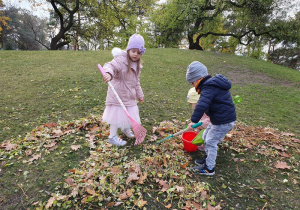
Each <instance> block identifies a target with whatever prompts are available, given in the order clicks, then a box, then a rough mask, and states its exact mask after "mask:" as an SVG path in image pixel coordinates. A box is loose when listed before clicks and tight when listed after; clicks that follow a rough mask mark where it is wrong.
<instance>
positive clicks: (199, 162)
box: [195, 156, 207, 166]
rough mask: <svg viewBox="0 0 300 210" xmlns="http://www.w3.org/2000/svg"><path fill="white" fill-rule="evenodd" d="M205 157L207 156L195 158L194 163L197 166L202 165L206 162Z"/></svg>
mask: <svg viewBox="0 0 300 210" xmlns="http://www.w3.org/2000/svg"><path fill="white" fill-rule="evenodd" d="M206 157H207V156H205V157H204V158H202V159H196V160H195V164H196V165H198V166H203V165H204V164H205V163H206Z"/></svg>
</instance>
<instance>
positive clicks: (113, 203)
mask: <svg viewBox="0 0 300 210" xmlns="http://www.w3.org/2000/svg"><path fill="white" fill-rule="evenodd" d="M113 205H115V202H110V203H109V204H107V207H111V206H113Z"/></svg>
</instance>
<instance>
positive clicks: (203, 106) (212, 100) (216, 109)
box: [191, 74, 236, 125]
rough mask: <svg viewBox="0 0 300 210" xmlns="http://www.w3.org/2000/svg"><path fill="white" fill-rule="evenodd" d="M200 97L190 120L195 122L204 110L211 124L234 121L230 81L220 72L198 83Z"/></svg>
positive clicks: (234, 114) (234, 113)
mask: <svg viewBox="0 0 300 210" xmlns="http://www.w3.org/2000/svg"><path fill="white" fill-rule="evenodd" d="M198 88H200V98H199V100H198V102H197V105H196V108H195V110H194V113H193V115H192V118H191V120H192V122H194V123H197V122H199V120H200V119H201V117H202V115H203V113H204V112H205V113H206V114H207V115H208V116H209V117H210V121H211V123H212V124H213V125H221V124H226V123H230V122H233V121H236V112H235V106H234V104H233V101H232V98H231V95H230V92H229V89H230V88H231V82H230V81H229V80H228V79H227V78H226V77H225V76H224V75H222V74H217V75H216V76H214V77H211V78H209V79H207V80H206V81H204V83H203V84H201V83H200V86H199V87H198Z"/></svg>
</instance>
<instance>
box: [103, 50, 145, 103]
mask: <svg viewBox="0 0 300 210" xmlns="http://www.w3.org/2000/svg"><path fill="white" fill-rule="evenodd" d="M112 54H113V56H114V59H113V60H112V61H110V62H108V63H105V64H104V66H103V69H104V71H105V72H108V73H110V74H111V75H112V76H113V79H112V80H111V83H112V85H113V86H114V88H115V89H116V91H117V93H118V95H119V97H120V98H121V100H122V102H123V103H124V105H125V106H135V105H136V104H137V99H139V98H144V93H143V90H142V87H141V85H140V73H141V69H142V65H141V66H140V71H139V72H136V71H135V70H133V69H131V72H130V73H128V72H127V71H128V61H127V52H125V51H123V50H121V49H119V48H114V49H113V50H112ZM106 105H120V104H119V102H118V100H117V98H116V97H115V95H114V93H113V91H112V90H111V89H110V88H109V87H108V90H107V95H106Z"/></svg>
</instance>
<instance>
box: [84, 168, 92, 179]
mask: <svg viewBox="0 0 300 210" xmlns="http://www.w3.org/2000/svg"><path fill="white" fill-rule="evenodd" d="M93 175H94V170H93V169H90V170H89V172H88V173H86V174H85V176H86V178H87V179H90V178H91V177H92V176H93Z"/></svg>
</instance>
